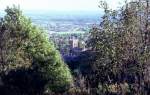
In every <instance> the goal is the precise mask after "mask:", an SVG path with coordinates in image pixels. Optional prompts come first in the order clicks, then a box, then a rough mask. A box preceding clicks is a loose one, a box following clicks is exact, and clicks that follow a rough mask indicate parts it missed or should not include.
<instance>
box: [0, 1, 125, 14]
mask: <svg viewBox="0 0 150 95" xmlns="http://www.w3.org/2000/svg"><path fill="white" fill-rule="evenodd" d="M100 1H101V0H88V1H87V0H0V3H1V6H0V10H4V9H5V8H6V7H7V6H9V7H12V6H13V5H15V6H20V9H21V10H23V11H59V12H73V11H74V12H76V11H81V12H82V11H89V12H92V11H99V10H101V9H100V8H99V7H98V6H99V2H100ZM104 1H106V2H107V3H108V5H109V7H110V8H112V9H116V8H117V7H119V6H121V5H122V3H123V1H124V0H104Z"/></svg>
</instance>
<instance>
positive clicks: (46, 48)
mask: <svg viewBox="0 0 150 95" xmlns="http://www.w3.org/2000/svg"><path fill="white" fill-rule="evenodd" d="M5 11H6V13H7V14H6V15H5V17H4V18H3V19H2V21H1V26H0V27H1V31H0V32H1V33H0V36H1V40H0V48H1V50H0V53H1V55H0V58H1V59H0V62H1V63H0V67H1V72H3V74H4V75H5V76H7V74H8V73H9V72H11V71H17V70H20V69H21V70H22V69H25V70H27V69H30V70H32V71H33V72H36V73H38V74H39V76H40V77H41V78H42V79H43V80H45V81H46V85H45V87H46V89H47V88H49V89H50V90H51V91H56V92H57V91H64V90H66V89H68V88H69V87H70V85H71V83H72V76H71V73H70V70H69V68H68V66H67V65H66V64H65V63H64V62H63V60H62V58H61V56H60V54H59V52H58V51H57V50H56V49H55V47H54V44H53V43H52V42H51V41H49V39H48V36H47V35H46V34H45V33H44V31H43V30H42V29H40V28H38V27H36V26H34V25H33V24H32V22H31V21H30V20H29V19H27V18H26V17H25V16H23V14H22V12H21V11H20V9H18V8H16V7H13V8H7V9H6V10H5ZM29 74H30V73H29ZM30 77H32V76H30ZM18 78H19V77H18Z"/></svg>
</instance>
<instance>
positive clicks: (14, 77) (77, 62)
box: [0, 0, 150, 95]
mask: <svg viewBox="0 0 150 95" xmlns="http://www.w3.org/2000/svg"><path fill="white" fill-rule="evenodd" d="M100 7H101V8H103V9H104V15H103V17H102V21H101V22H100V25H99V26H95V27H93V28H92V29H91V32H90V34H89V37H88V40H87V49H88V50H87V51H84V52H81V54H79V55H78V56H76V57H74V59H71V60H69V61H66V62H67V64H68V65H69V67H70V69H71V70H72V75H71V72H70V70H69V69H68V67H67V65H66V64H64V62H63V61H62V59H61V57H60V54H59V52H58V51H57V50H56V49H55V47H54V44H53V43H52V42H51V41H49V39H48V38H47V37H46V35H45V34H44V33H43V30H41V29H39V28H37V27H36V26H33V25H32V23H31V21H30V20H29V19H27V18H26V17H24V16H23V15H22V13H21V12H20V10H18V9H17V8H15V7H14V8H7V9H6V13H7V14H6V16H5V17H4V18H2V19H1V21H0V32H1V33H0V93H5V94H3V95H10V94H11V95H12V94H13V93H14V95H43V94H48V95H149V93H150V21H149V16H150V1H149V0H133V1H132V2H129V3H127V2H126V3H125V4H124V6H123V7H121V8H120V9H118V10H112V9H109V7H108V5H107V4H106V3H105V2H101V4H100ZM50 39H52V38H50ZM62 39H65V38H63V37H62ZM53 40H54V39H53ZM56 44H57V43H56ZM66 44H68V43H66ZM72 76H73V78H72Z"/></svg>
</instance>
